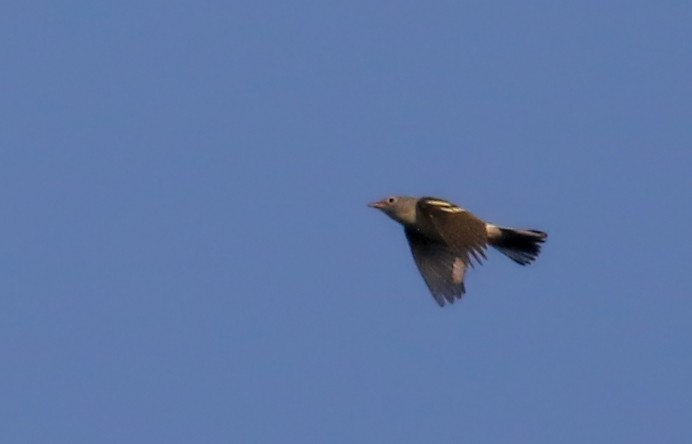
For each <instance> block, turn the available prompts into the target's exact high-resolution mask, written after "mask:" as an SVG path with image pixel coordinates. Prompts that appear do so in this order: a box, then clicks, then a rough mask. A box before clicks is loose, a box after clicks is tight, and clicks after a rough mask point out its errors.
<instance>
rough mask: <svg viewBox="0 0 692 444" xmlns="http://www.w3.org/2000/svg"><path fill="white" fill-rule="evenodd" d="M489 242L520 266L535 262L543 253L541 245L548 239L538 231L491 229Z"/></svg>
mask: <svg viewBox="0 0 692 444" xmlns="http://www.w3.org/2000/svg"><path fill="white" fill-rule="evenodd" d="M488 237H489V238H488V241H489V243H490V245H492V246H493V247H495V248H497V249H498V250H499V251H500V252H502V253H503V254H504V255H506V256H507V257H509V258H510V259H512V260H513V261H514V262H516V263H518V264H520V265H528V264H530V263H531V262H533V261H534V260H535V259H536V258H537V257H538V254H539V253H540V252H541V244H542V243H543V242H545V239H546V238H547V237H548V234H547V233H544V232H543V231H538V230H519V229H516V228H503V227H495V226H492V228H489V236H488Z"/></svg>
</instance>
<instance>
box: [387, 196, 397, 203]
mask: <svg viewBox="0 0 692 444" xmlns="http://www.w3.org/2000/svg"><path fill="white" fill-rule="evenodd" d="M394 202H396V197H388V198H387V203H388V204H393V203H394Z"/></svg>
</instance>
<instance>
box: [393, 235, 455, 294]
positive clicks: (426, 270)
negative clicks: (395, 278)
mask: <svg viewBox="0 0 692 444" xmlns="http://www.w3.org/2000/svg"><path fill="white" fill-rule="evenodd" d="M404 231H405V233H406V239H408V244H409V246H410V247H411V253H412V254H413V259H414V261H415V262H416V265H417V266H418V270H419V271H420V274H421V275H422V276H423V279H424V280H425V283H426V284H427V286H428V289H429V290H430V293H432V295H433V297H434V298H435V300H436V301H437V303H438V304H439V305H440V307H442V306H444V305H445V301H447V302H449V303H450V304H451V303H452V302H454V300H455V299H461V297H462V296H463V295H464V292H465V291H466V290H465V288H464V272H465V271H466V262H465V261H464V260H463V259H462V258H460V257H458V256H457V255H455V254H454V253H453V252H452V251H451V250H450V249H449V248H448V247H447V246H445V245H444V244H441V243H439V242H435V241H431V240H430V239H429V238H427V237H425V236H423V235H422V234H420V233H419V232H418V231H416V230H415V229H411V228H406V229H404Z"/></svg>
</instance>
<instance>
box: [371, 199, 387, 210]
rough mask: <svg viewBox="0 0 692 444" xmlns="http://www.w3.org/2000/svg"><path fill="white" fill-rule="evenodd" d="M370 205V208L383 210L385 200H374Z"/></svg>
mask: <svg viewBox="0 0 692 444" xmlns="http://www.w3.org/2000/svg"><path fill="white" fill-rule="evenodd" d="M368 206H369V207H370V208H377V209H378V210H381V209H383V208H384V207H385V203H384V202H383V201H379V202H372V203H369V204H368Z"/></svg>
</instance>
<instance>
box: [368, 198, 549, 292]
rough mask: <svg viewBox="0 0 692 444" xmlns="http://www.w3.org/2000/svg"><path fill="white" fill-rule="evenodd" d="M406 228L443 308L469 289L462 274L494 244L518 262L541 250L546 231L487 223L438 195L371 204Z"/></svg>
mask: <svg viewBox="0 0 692 444" xmlns="http://www.w3.org/2000/svg"><path fill="white" fill-rule="evenodd" d="M370 206H371V207H373V208H377V209H379V210H381V211H382V212H384V213H385V214H386V215H387V216H389V217H391V218H392V219H394V220H395V221H397V222H399V223H400V224H401V225H403V227H404V232H405V234H406V238H407V239H408V242H409V246H410V247H411V253H412V254H413V258H414V260H415V262H416V265H417V266H418V269H419V270H420V272H421V275H422V276H423V279H424V280H425V283H426V284H427V286H428V288H429V289H430V292H431V293H432V295H433V297H434V298H435V300H436V301H437V303H438V304H440V306H443V305H444V304H445V302H449V303H452V302H454V300H455V299H460V298H461V297H462V296H463V295H464V293H465V287H464V274H465V272H466V270H467V269H468V267H469V266H473V263H472V260H475V261H476V262H478V263H481V261H482V260H484V259H485V250H486V248H487V246H488V245H491V246H493V247H495V248H496V249H498V250H499V251H501V252H502V253H504V254H505V255H507V256H508V257H509V258H510V259H512V260H513V261H515V262H517V263H518V264H520V265H527V264H529V263H531V262H532V261H533V260H535V259H536V257H537V256H538V254H539V253H540V244H541V243H543V242H544V241H545V239H546V237H547V234H546V233H544V232H542V231H537V230H518V229H513V228H503V227H498V226H497V225H493V224H490V223H486V222H484V221H482V220H481V219H479V218H478V217H476V216H474V215H473V214H472V213H470V212H469V211H467V210H464V209H463V208H461V207H459V206H457V205H454V204H453V203H451V202H448V201H446V200H444V199H438V198H435V197H421V198H416V197H400V196H391V197H388V198H386V199H383V200H381V201H379V202H375V203H372V204H370Z"/></svg>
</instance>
